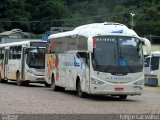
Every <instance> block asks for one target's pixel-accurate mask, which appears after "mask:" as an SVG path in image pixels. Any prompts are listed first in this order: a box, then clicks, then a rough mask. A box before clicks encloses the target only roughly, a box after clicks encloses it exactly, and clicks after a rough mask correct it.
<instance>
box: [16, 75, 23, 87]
mask: <svg viewBox="0 0 160 120" xmlns="http://www.w3.org/2000/svg"><path fill="white" fill-rule="evenodd" d="M16 83H17V85H19V86H22V81H21V80H20V73H19V72H17V73H16Z"/></svg>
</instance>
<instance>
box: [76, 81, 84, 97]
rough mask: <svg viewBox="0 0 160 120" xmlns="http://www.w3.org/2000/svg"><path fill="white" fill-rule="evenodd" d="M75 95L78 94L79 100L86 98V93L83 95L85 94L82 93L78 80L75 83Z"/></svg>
mask: <svg viewBox="0 0 160 120" xmlns="http://www.w3.org/2000/svg"><path fill="white" fill-rule="evenodd" d="M77 94H78V96H79V97H81V98H84V97H86V93H85V92H82V89H81V83H80V81H79V80H78V82H77Z"/></svg>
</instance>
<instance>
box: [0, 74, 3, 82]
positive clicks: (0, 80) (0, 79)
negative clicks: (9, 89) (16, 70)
mask: <svg viewBox="0 0 160 120" xmlns="http://www.w3.org/2000/svg"><path fill="white" fill-rule="evenodd" d="M0 83H3V80H2V78H1V74H0Z"/></svg>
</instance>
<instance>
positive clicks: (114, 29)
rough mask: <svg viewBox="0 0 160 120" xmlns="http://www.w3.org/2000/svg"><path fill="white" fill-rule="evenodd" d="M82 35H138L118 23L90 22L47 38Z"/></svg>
mask: <svg viewBox="0 0 160 120" xmlns="http://www.w3.org/2000/svg"><path fill="white" fill-rule="evenodd" d="M74 35H82V36H86V37H93V36H100V35H121V36H134V37H139V36H138V35H137V34H136V33H135V32H134V31H133V30H132V29H129V28H128V27H127V26H125V25H123V24H120V23H111V22H105V23H92V24H87V25H82V26H79V27H77V28H75V29H74V30H73V31H68V32H61V33H56V34H52V35H50V36H49V38H48V39H53V38H58V37H65V36H74Z"/></svg>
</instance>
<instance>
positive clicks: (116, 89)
mask: <svg viewBox="0 0 160 120" xmlns="http://www.w3.org/2000/svg"><path fill="white" fill-rule="evenodd" d="M123 90H124V88H115V91H123Z"/></svg>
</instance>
